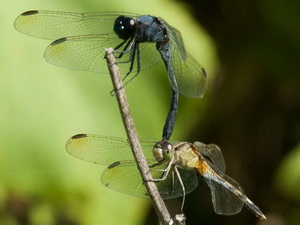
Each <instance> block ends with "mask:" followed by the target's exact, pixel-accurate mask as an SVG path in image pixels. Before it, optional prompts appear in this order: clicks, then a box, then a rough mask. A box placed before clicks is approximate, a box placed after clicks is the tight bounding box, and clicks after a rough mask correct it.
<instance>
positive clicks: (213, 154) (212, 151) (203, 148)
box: [193, 141, 225, 176]
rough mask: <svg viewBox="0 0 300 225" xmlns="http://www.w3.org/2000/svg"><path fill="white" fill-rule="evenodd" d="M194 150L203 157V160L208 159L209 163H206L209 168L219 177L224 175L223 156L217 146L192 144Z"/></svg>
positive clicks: (199, 143)
mask: <svg viewBox="0 0 300 225" xmlns="http://www.w3.org/2000/svg"><path fill="white" fill-rule="evenodd" d="M193 145H194V146H195V147H196V149H197V150H198V151H199V152H200V154H202V155H203V156H205V159H207V158H208V160H210V161H206V162H207V163H208V164H209V165H210V167H212V168H213V169H214V170H215V171H216V172H217V173H218V174H219V175H221V176H223V175H225V161H224V158H223V154H222V151H221V149H220V148H219V146H217V145H215V144H208V145H206V144H203V143H201V142H199V141H197V142H194V144H193Z"/></svg>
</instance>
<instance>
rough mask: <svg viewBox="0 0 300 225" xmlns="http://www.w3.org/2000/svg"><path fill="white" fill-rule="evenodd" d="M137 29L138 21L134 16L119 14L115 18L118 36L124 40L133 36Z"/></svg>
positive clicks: (115, 28)
mask: <svg viewBox="0 0 300 225" xmlns="http://www.w3.org/2000/svg"><path fill="white" fill-rule="evenodd" d="M136 29H137V26H136V21H135V20H134V19H133V18H130V17H125V16H119V17H118V18H117V19H116V20H115V24H114V31H115V33H116V34H117V35H118V37H119V38H121V39H123V40H127V39H128V38H131V37H133V36H134V34H135V33H136Z"/></svg>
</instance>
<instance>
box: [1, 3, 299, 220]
mask: <svg viewBox="0 0 300 225" xmlns="http://www.w3.org/2000/svg"><path fill="white" fill-rule="evenodd" d="M2 1H3V0H2ZM2 7H3V8H2V9H3V10H2V13H1V14H0V19H1V31H2V32H1V36H0V40H1V43H2V45H1V54H0V65H1V66H0V70H1V71H0V72H1V76H0V77H1V82H0V85H1V88H0V98H1V99H0V104H1V114H0V121H1V123H0V124H1V126H0V129H1V139H0V224H5V225H6V224H9V225H15V224H34V225H35V224H38V225H40V224H43V225H48V224H49V225H52V224H88V225H90V224H124V225H126V224H130V225H134V224H157V219H156V216H155V213H154V211H153V209H152V206H151V203H150V201H147V200H141V199H138V198H134V197H131V196H127V195H124V194H120V193H117V192H114V191H111V190H109V189H107V188H105V187H104V186H102V184H101V182H100V175H101V172H102V171H103V170H104V167H101V166H97V165H93V164H90V163H87V162H84V161H81V160H78V159H76V158H74V157H72V156H70V155H68V154H67V153H66V151H65V149H64V145H65V142H66V141H67V139H68V138H70V137H71V136H72V135H74V134H77V133H91V134H102V135H109V136H117V137H125V133H124V129H123V125H122V122H121V119H120V115H119V110H118V107H117V103H116V101H115V99H114V98H113V97H111V96H110V94H109V92H110V91H111V90H112V85H111V81H110V78H109V77H108V75H107V74H106V75H103V74H101V75H99V74H95V73H88V72H79V71H71V70H67V69H63V68H59V67H55V66H52V65H50V64H48V63H46V61H45V60H44V59H43V57H42V56H43V51H44V50H45V48H46V47H47V45H48V44H50V42H49V41H45V40H38V39H34V38H32V37H29V36H26V35H23V34H21V33H18V32H17V31H16V30H14V28H13V21H14V19H15V18H16V17H17V16H18V15H19V14H20V13H22V12H24V11H27V10H32V9H45V10H62V11H73V12H92V11H125V12H134V13H140V14H151V15H156V16H160V17H163V18H164V19H165V20H166V21H168V22H169V23H170V24H171V25H173V26H174V27H176V28H177V29H179V30H180V31H181V33H182V35H183V40H184V43H185V46H186V49H187V50H188V51H189V52H190V53H191V54H192V55H193V56H194V57H195V58H197V59H198V60H199V61H200V62H201V64H202V65H203V66H204V67H205V69H206V71H207V74H208V77H209V87H208V92H207V94H206V95H205V97H204V99H188V98H185V97H183V96H180V103H179V112H178V116H177V122H176V126H175V130H174V134H173V139H174V140H188V141H195V140H198V141H202V142H204V143H216V144H218V145H219V146H220V147H221V149H222V150H223V154H224V157H225V160H226V163H227V171H228V174H229V175H230V176H232V177H233V178H234V179H236V180H237V181H238V182H239V183H240V184H241V185H242V186H243V187H244V189H245V192H246V194H247V196H248V197H250V199H252V200H253V201H254V202H255V203H256V204H257V205H258V206H259V207H260V208H261V209H262V210H263V212H264V213H266V216H267V217H268V220H267V221H263V222H259V221H257V219H256V218H255V217H254V216H253V215H252V214H251V213H249V211H248V210H246V209H243V210H242V212H241V213H239V214H238V215H235V216H230V217H226V216H218V215H216V214H214V212H213V207H212V204H211V197H210V193H209V189H208V188H207V187H206V185H205V184H204V183H203V182H200V183H199V187H198V188H197V189H196V190H195V191H194V192H193V193H192V194H190V195H188V196H187V199H186V204H185V209H184V212H185V213H186V215H187V217H188V220H187V224H228V225H229V224H249V225H250V224H263V225H266V224H272V225H274V224H275V225H276V224H278V225H284V224H288V225H297V224H300V222H299V221H300V218H299V217H300V216H299V215H300V204H299V201H300V146H299V137H300V122H299V115H300V98H299V90H300V72H299V70H300V67H299V60H300V30H299V29H300V26H299V25H300V24H299V21H300V14H299V8H300V4H299V2H298V1H289V3H284V2H281V1H278V0H275V1H270V0H265V1H240V2H237V1H233V0H229V1H221V0H219V1H199V0H197V1H196V0H195V1H193V0H186V1H171V0H169V1H167V0H164V1H158V0H151V1H140V0H129V1H121V0H112V1H109V2H108V1H95V0H84V1H83V0H75V1H74V0H72V1H71V0H52V1H45V0H39V1H38V0H26V1H21V0H11V1H8V0H4V4H2ZM108 47H110V46H108ZM126 92H127V94H128V99H129V102H130V106H131V111H132V115H133V117H134V120H135V122H136V127H137V130H138V134H139V136H140V137H146V138H158V139H159V138H160V136H161V130H162V127H163V124H164V121H165V117H166V115H167V110H168V107H169V98H170V88H169V85H168V81H167V76H166V71H165V68H164V66H163V64H162V63H160V64H158V65H156V66H154V67H152V68H150V69H148V70H145V71H143V72H142V73H141V74H140V75H139V76H138V78H136V79H135V80H134V81H133V82H132V83H131V84H130V85H128V86H127V87H126ZM145 103H146V104H145ZM167 204H168V206H169V207H170V210H171V211H175V212H176V207H177V209H178V207H180V199H176V200H172V201H167Z"/></svg>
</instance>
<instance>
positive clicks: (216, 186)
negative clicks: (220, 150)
mask: <svg viewBox="0 0 300 225" xmlns="http://www.w3.org/2000/svg"><path fill="white" fill-rule="evenodd" d="M205 164H206V163H205ZM205 164H204V165H205ZM205 166H206V172H205V173H203V174H202V176H203V177H204V180H205V182H206V184H207V185H208V186H209V188H210V191H211V197H212V203H213V206H214V210H215V212H216V213H217V214H222V215H233V214H237V213H238V212H240V211H241V209H242V207H243V205H244V201H245V198H246V196H245V195H244V193H243V192H242V189H241V188H240V185H239V184H238V183H237V182H236V181H234V180H233V179H231V178H228V179H226V178H227V176H226V175H225V176H224V177H220V176H219V175H218V174H217V173H215V172H214V171H213V170H212V169H211V168H210V167H209V165H208V164H206V165H205Z"/></svg>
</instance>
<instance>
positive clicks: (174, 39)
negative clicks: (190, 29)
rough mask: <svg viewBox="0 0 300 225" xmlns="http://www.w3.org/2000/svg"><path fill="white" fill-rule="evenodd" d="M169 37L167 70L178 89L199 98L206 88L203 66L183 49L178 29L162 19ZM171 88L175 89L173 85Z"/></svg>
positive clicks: (189, 95) (188, 95) (184, 93)
mask: <svg viewBox="0 0 300 225" xmlns="http://www.w3.org/2000/svg"><path fill="white" fill-rule="evenodd" d="M159 20H160V21H161V22H162V23H163V24H164V25H165V27H166V28H167V32H168V37H169V46H170V54H171V55H170V60H169V62H168V67H172V69H169V70H168V71H173V72H174V75H175V78H176V82H177V86H178V90H177V91H179V92H180V93H181V94H183V95H185V96H187V97H194V98H201V97H202V96H203V95H204V93H205V91H206V88H207V77H206V72H205V70H204V68H203V67H202V66H201V65H200V63H199V62H197V60H196V59H195V58H193V57H192V56H191V55H190V54H189V53H187V52H186V51H185V48H184V45H183V41H182V38H181V35H180V33H179V31H178V30H176V29H175V28H173V27H171V26H170V25H168V23H167V22H165V21H164V20H163V19H161V18H159ZM173 89H175V90H176V89H177V88H176V87H174V85H173Z"/></svg>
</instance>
